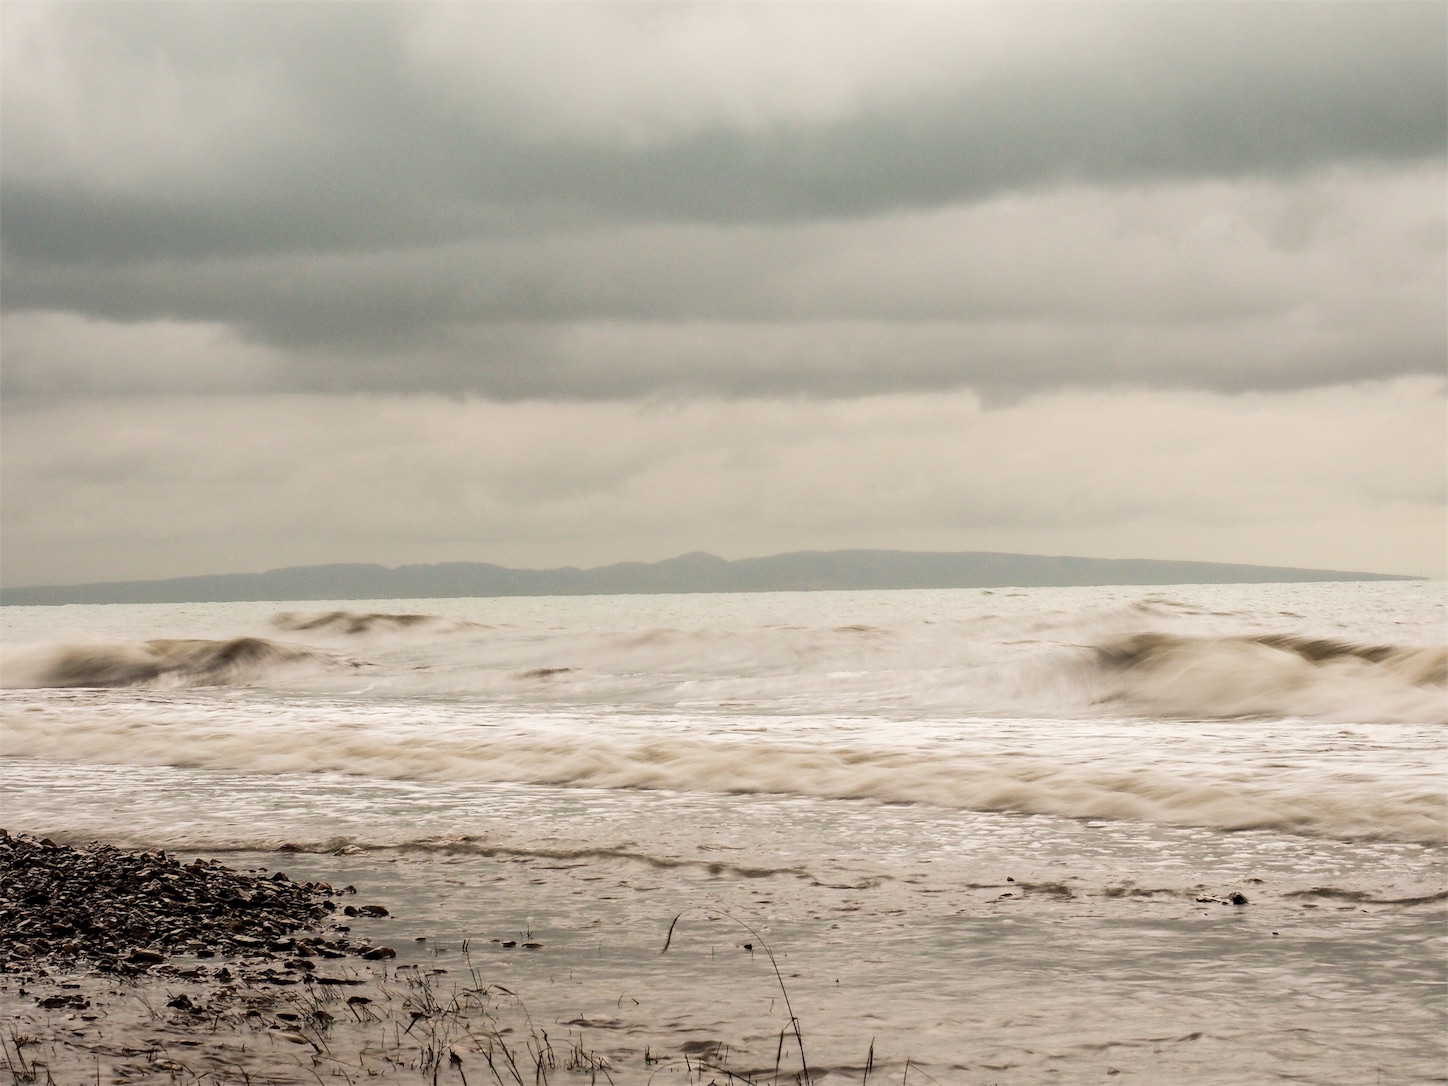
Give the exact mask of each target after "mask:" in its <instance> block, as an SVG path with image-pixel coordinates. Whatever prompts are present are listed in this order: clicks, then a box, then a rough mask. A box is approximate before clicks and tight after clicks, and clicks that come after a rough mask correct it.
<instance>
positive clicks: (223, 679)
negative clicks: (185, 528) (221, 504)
mask: <svg viewBox="0 0 1448 1086" xmlns="http://www.w3.org/2000/svg"><path fill="white" fill-rule="evenodd" d="M6 665H7V666H6V669H5V670H6V675H5V685H6V686H8V687H59V688H75V687H120V686H145V685H162V686H231V685H237V684H242V683H250V682H257V681H261V680H264V679H266V678H268V677H270V676H273V675H275V674H277V673H278V672H279V671H282V670H285V669H289V668H295V667H297V666H299V665H321V666H324V667H339V666H345V665H344V662H343V661H341V660H339V659H338V658H336V657H334V656H332V655H330V654H327V653H322V652H318V651H317V650H315V649H310V648H304V647H300V646H296V645H284V644H281V643H279V642H275V641H269V640H266V639H265V638H260V637H233V638H228V639H225V640H218V641H209V640H200V639H187V640H166V639H160V640H153V641H142V642H118V643H97V644H70V645H59V646H36V647H33V648H31V649H29V650H28V651H24V652H17V653H11V654H9V656H8V658H7V660H6ZM350 666H354V667H355V666H359V665H357V664H351V665H350Z"/></svg>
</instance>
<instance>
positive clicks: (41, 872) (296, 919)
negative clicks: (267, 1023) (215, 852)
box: [0, 829, 387, 983]
mask: <svg viewBox="0 0 1448 1086" xmlns="http://www.w3.org/2000/svg"><path fill="white" fill-rule="evenodd" d="M334 892H335V891H333V890H332V888H331V887H329V886H327V885H326V884H325V883H315V884H309V885H307V886H299V885H298V884H297V883H295V882H293V881H291V880H290V879H289V878H287V876H286V875H284V874H282V873H280V872H278V873H277V874H275V875H269V876H268V875H264V874H263V875H257V874H244V873H242V872H239V871H234V870H232V869H230V868H228V867H225V866H223V865H222V864H219V863H216V862H215V861H206V860H200V859H198V860H195V861H194V862H192V863H189V864H182V863H180V862H179V861H177V860H174V859H172V858H170V857H168V856H167V855H166V854H165V853H164V852H144V853H135V852H126V851H123V850H121V849H117V848H113V847H111V846H109V845H103V844H98V843H93V844H89V845H85V846H83V847H80V848H70V847H66V846H63V845H57V844H56V843H55V842H53V841H51V840H49V839H48V838H46V839H40V840H37V839H36V838H34V837H30V836H26V835H19V836H14V837H12V836H11V835H10V834H9V833H7V832H6V831H5V830H3V829H0V932H5V933H7V936H8V937H7V938H4V939H0V973H5V972H11V973H14V972H22V971H28V972H31V973H35V972H38V971H40V970H41V969H42V967H43V966H47V965H48V966H59V967H65V968H75V967H81V966H85V965H88V966H90V967H92V968H94V969H96V970H99V971H101V972H104V973H118V974H122V975H136V974H139V973H140V972H142V971H143V970H148V969H155V970H157V971H164V970H169V969H171V968H172V967H170V966H168V965H165V964H164V963H166V961H167V959H168V958H169V957H170V956H172V955H176V954H188V955H195V956H196V957H200V958H210V957H214V956H215V955H217V954H222V955H226V956H229V957H235V956H238V955H246V956H248V957H250V958H260V959H262V960H269V959H275V958H276V957H277V956H278V955H286V956H288V957H292V958H294V959H305V958H308V957H311V956H312V953H311V952H310V951H308V950H305V949H303V948H302V945H301V942H299V941H298V940H297V938H296V933H298V932H301V931H303V930H304V929H309V928H315V927H316V926H317V925H318V924H319V922H320V921H321V920H322V919H323V918H325V917H326V916H327V914H328V912H329V908H328V907H329V906H330V905H331V903H330V902H322V901H320V900H319V898H321V897H322V896H323V895H325V894H328V893H334ZM364 909H365V910H366V911H365V912H363V915H369V916H386V915H387V910H386V909H384V908H383V907H382V906H380V905H375V906H364ZM310 945H313V946H317V947H319V948H320V947H321V946H322V945H323V943H322V940H320V939H318V940H317V941H316V942H315V943H313V944H310ZM360 949H361V948H359V947H355V946H353V945H352V944H351V943H350V942H349V941H348V939H347V938H346V937H345V936H344V935H339V936H338V937H336V938H333V939H330V940H328V941H326V943H325V950H322V949H319V950H318V951H317V953H318V954H320V955H321V956H322V957H328V958H333V957H342V956H344V955H345V954H348V953H358V952H360ZM291 968H292V969H293V970H296V971H306V970H307V968H308V966H307V965H293V966H291ZM218 975H220V974H218ZM279 983H280V982H279Z"/></svg>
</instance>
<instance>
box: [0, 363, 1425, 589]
mask: <svg viewBox="0 0 1448 1086" xmlns="http://www.w3.org/2000/svg"><path fill="white" fill-rule="evenodd" d="M1442 385H1443V382H1442V381H1441V379H1439V380H1434V379H1427V378H1420V379H1416V380H1412V381H1407V382H1399V383H1396V384H1390V385H1383V386H1380V387H1378V388H1377V389H1375V390H1374V391H1372V392H1370V393H1366V394H1365V393H1363V392H1361V391H1358V390H1353V389H1341V388H1339V389H1325V390H1320V391H1315V392H1308V393H1276V394H1260V395H1253V396H1249V397H1245V398H1241V397H1238V398H1234V399H1230V400H1224V399H1223V398H1221V397H1217V396H1213V395H1210V394H1204V393H1164V392H1137V393H1128V394H1106V393H1099V392H1076V393H1057V394H1052V395H1049V396H1043V397H1038V398H1035V399H1032V400H1030V401H1027V402H1023V403H1020V404H1017V405H1014V406H1011V407H1002V408H996V409H989V410H988V409H985V408H983V407H982V406H981V404H980V402H979V400H978V399H977V398H976V397H975V396H974V395H972V394H970V393H966V392H960V393H950V394H914V395H892V396H883V397H868V398H862V399H852V400H833V401H816V402H805V403H800V402H795V401H781V400H734V401H718V400H714V401H692V402H689V403H675V404H660V405H655V406H652V407H649V406H635V405H629V404H624V403H595V404H585V403H576V404H567V405H557V404H547V403H538V402H535V403H521V404H496V403H488V402H485V401H471V402H464V401H450V400H437V399H428V398H418V397H412V398H406V399H401V398H396V399H394V398H381V397H368V398H364V399H360V400H359V399H356V398H353V397H335V396H290V397H251V396H230V397H227V398H225V399H221V400H216V399H212V398H201V399H196V398H164V397H153V398H148V399H146V400H144V401H140V402H132V403H131V404H129V406H128V410H127V412H126V415H125V418H124V420H123V421H122V420H119V419H118V418H117V416H116V415H115V413H114V412H113V411H112V410H111V409H110V408H109V406H108V405H107V404H105V403H102V402H97V401H88V402H75V403H62V404H55V405H51V406H49V407H44V408H36V409H33V410H30V411H26V412H24V413H20V414H17V415H15V416H14V417H12V418H11V420H10V421H9V422H8V423H7V430H8V435H7V439H8V440H9V442H10V448H11V450H12V451H11V452H10V453H9V454H8V455H7V456H6V458H5V460H4V464H3V483H4V491H5V497H6V520H7V532H8V533H12V534H11V535H10V538H9V539H8V540H7V546H6V547H5V550H4V555H3V557H4V562H5V568H6V571H7V573H8V574H9V576H8V577H7V580H8V581H9V583H22V582H23V581H25V580H29V581H35V580H36V579H37V578H36V575H35V574H36V572H37V571H39V570H41V569H49V570H53V571H54V573H53V574H52V575H53V576H55V577H56V579H57V580H68V579H76V580H84V579H101V578H122V577H127V576H137V577H159V576H167V575H173V574H174V575H179V574H183V573H200V572H214V571H218V570H242V569H264V568H268V567H271V566H276V565H284V564H303V563H307V562H324V561H376V562H383V563H387V564H402V563H406V562H427V561H451V560H457V559H473V560H487V561H493V562H499V563H502V564H511V565H518V566H529V567H538V566H547V565H564V564H574V563H577V564H584V565H589V564H595V563H602V562H606V561H613V560H619V559H622V558H636V559H650V560H652V559H659V558H665V557H669V556H671V555H674V554H679V553H683V552H685V551H689V550H694V549H708V550H712V551H714V552H716V553H721V554H724V555H725V556H727V557H731V558H738V557H747V556H749V555H755V554H768V553H774V552H777V551H782V550H789V549H806V548H828V547H832V546H841V545H847V544H848V545H853V546H876V547H899V548H905V549H934V550H968V549H985V550H1022V551H1036V552H1042V551H1044V552H1046V553H1060V552H1061V551H1063V550H1065V551H1067V552H1069V553H1088V554H1097V555H1101V556H1103V557H1118V556H1123V555H1149V556H1155V557H1178V558H1200V557H1202V556H1203V555H1207V556H1210V557H1212V558H1215V559H1219V560H1223V561H1242V562H1252V561H1257V560H1260V559H1261V558H1262V556H1263V555H1269V556H1270V557H1271V558H1272V560H1273V561H1275V562H1280V563H1281V564H1294V565H1300V566H1315V567H1325V568H1336V569H1356V568H1361V567H1364V566H1368V567H1381V568H1386V569H1388V570H1395V569H1396V570H1408V571H1412V570H1431V569H1436V568H1438V564H1439V563H1441V560H1442V549H1441V546H1436V545H1435V537H1436V539H1437V540H1439V541H1441V534H1440V533H1441V525H1442V496H1443V492H1444V487H1445V471H1448V442H1445V440H1444V435H1443V430H1442V414H1441V413H1442V392H1443V388H1442ZM78 434H85V435H87V437H86V439H85V440H84V441H83V442H82V441H77V440H76V435H78ZM1067 540H1069V545H1068V544H1067V543H1066V541H1067ZM283 556H286V557H283Z"/></svg>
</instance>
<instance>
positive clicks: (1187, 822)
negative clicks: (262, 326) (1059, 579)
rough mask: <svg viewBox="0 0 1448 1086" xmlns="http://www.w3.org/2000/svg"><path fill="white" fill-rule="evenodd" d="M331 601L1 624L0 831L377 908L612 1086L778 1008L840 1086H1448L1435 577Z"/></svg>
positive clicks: (1439, 619)
mask: <svg viewBox="0 0 1448 1086" xmlns="http://www.w3.org/2000/svg"><path fill="white" fill-rule="evenodd" d="M312 606H313V611H314V612H315V610H316V609H315V605H312ZM302 607H303V605H296V604H293V605H281V604H276V605H257V604H228V605H205V606H194V607H96V608H5V609H4V610H3V612H0V621H3V622H4V624H5V630H6V636H5V643H4V650H5V674H4V678H5V683H6V685H7V686H8V687H9V689H7V690H6V691H5V692H4V693H3V695H0V709H3V712H4V722H5V730H4V758H5V770H6V774H5V782H4V786H3V795H4V804H5V810H6V812H7V815H6V819H7V822H8V826H7V828H9V829H10V830H11V832H22V831H23V832H34V833H41V834H48V835H50V836H52V837H54V838H56V839H57V840H66V839H71V840H74V839H81V838H88V837H95V836H98V837H103V838H105V839H108V840H111V841H114V842H116V843H120V844H127V845H134V846H136V847H163V848H166V849H168V850H171V851H175V852H183V853H184V852H187V851H194V852H197V853H201V854H207V855H214V856H218V857H219V858H221V859H223V861H225V862H228V863H232V864H234V865H236V864H239V865H241V866H243V867H247V866H260V865H268V866H270V867H271V868H272V869H277V868H280V869H283V870H286V871H287V872H288V873H289V874H291V875H292V876H293V877H307V878H323V879H326V880H327V881H331V882H334V883H343V882H353V883H355V884H357V885H358V886H359V887H362V888H363V889H364V892H366V893H367V894H368V896H369V898H371V899H375V900H380V901H384V902H385V903H386V904H387V905H388V906H389V908H391V909H392V912H393V914H394V917H393V919H390V920H386V921H377V922H375V923H376V924H378V925H380V926H381V929H382V933H383V934H387V933H389V932H390V933H394V941H395V945H397V946H398V948H399V950H400V951H401V952H402V954H403V962H404V964H406V963H407V962H408V961H409V960H412V961H415V962H417V963H419V964H421V963H423V962H431V963H433V964H434V965H435V964H437V963H438V962H444V963H445V962H446V960H447V959H448V956H449V955H452V954H457V953H459V948H460V947H461V945H462V941H463V940H464V939H466V940H468V943H469V947H470V954H471V956H472V958H473V960H474V962H475V964H477V965H479V966H480V967H481V968H482V969H483V970H484V972H486V973H487V974H488V975H489V976H495V977H496V978H497V982H498V983H503V984H506V985H507V986H508V987H509V988H510V989H513V990H515V991H517V992H518V994H519V995H520V996H521V997H522V999H523V1000H524V1001H525V1003H526V1005H527V1006H528V1008H529V1013H530V1014H531V1015H532V1016H533V1018H534V1019H535V1020H537V1021H541V1022H548V1023H552V1024H553V1026H554V1028H556V1029H557V1030H558V1031H560V1032H559V1035H564V1034H567V1035H574V1034H577V1035H578V1036H579V1037H580V1038H583V1037H585V1036H586V1039H587V1044H588V1046H589V1047H590V1048H596V1049H598V1050H599V1051H606V1052H608V1053H610V1057H609V1058H610V1061H611V1066H612V1068H613V1072H612V1073H613V1076H614V1079H615V1081H645V1080H647V1079H648V1078H649V1077H650V1074H652V1073H654V1072H655V1071H657V1070H658V1067H657V1066H656V1065H653V1064H646V1063H645V1062H644V1061H643V1053H644V1051H645V1046H649V1049H650V1051H651V1052H659V1051H667V1052H674V1053H677V1052H681V1051H685V1050H686V1049H685V1046H690V1045H692V1046H694V1047H693V1048H692V1049H689V1050H690V1051H694V1052H698V1051H701V1049H700V1048H699V1047H698V1046H700V1045H703V1044H704V1043H705V1042H719V1043H721V1044H725V1045H728V1046H729V1048H730V1052H731V1060H732V1061H733V1063H732V1066H734V1067H735V1068H739V1069H745V1068H752V1069H754V1070H759V1069H761V1068H762V1069H763V1070H765V1071H766V1072H768V1073H772V1068H773V1065H774V1062H775V1059H776V1056H777V1054H778V1051H779V1037H780V1033H781V1031H782V1030H783V1029H785V1027H786V1026H787V1024H788V1021H789V1016H788V1014H787V1013H786V1011H785V1010H784V1008H783V1006H782V1002H783V1000H782V994H781V986H780V982H781V980H782V981H783V983H784V985H785V987H786V990H787V991H788V995H789V1000H790V1003H791V1005H792V1007H793V1010H794V1013H795V1014H796V1015H797V1017H798V1019H799V1022H800V1024H801V1029H802V1032H803V1034H804V1038H805V1046H806V1052H807V1055H808V1059H809V1061H810V1063H811V1065H812V1067H813V1068H814V1069H815V1071H816V1072H817V1077H820V1075H819V1073H820V1072H821V1071H828V1070H830V1069H833V1074H834V1075H835V1076H836V1077H837V1079H838V1080H839V1081H858V1080H859V1079H860V1077H861V1075H862V1072H863V1067H864V1063H865V1060H866V1054H867V1052H869V1050H870V1045H871V1043H872V1041H873V1043H874V1065H875V1069H876V1070H875V1072H873V1073H872V1074H879V1075H881V1076H882V1077H885V1078H889V1079H892V1080H894V1079H899V1078H901V1077H902V1076H903V1074H904V1071H905V1060H906V1058H907V1057H908V1058H909V1059H910V1061H911V1063H910V1067H911V1069H912V1071H911V1074H912V1076H913V1074H914V1073H915V1070H916V1069H918V1070H919V1072H921V1073H922V1074H928V1075H930V1076H932V1077H934V1078H935V1079H936V1080H938V1081H942V1082H993V1081H1001V1082H1006V1081H1009V1082H1036V1081H1081V1080H1083V1079H1087V1078H1096V1077H1103V1078H1110V1079H1112V1080H1118V1079H1116V1075H1124V1076H1131V1075H1135V1076H1137V1077H1138V1078H1139V1079H1140V1080H1142V1081H1167V1080H1176V1081H1186V1080H1192V1081H1213V1082H1243V1083H1246V1082H1262V1081H1271V1080H1274V1079H1277V1078H1282V1079H1287V1080H1294V1081H1311V1082H1341V1083H1358V1082H1365V1081H1366V1082H1375V1081H1383V1082H1421V1081H1433V1080H1442V1079H1443V1077H1444V1071H1445V1067H1448V1044H1445V1041H1444V1038H1445V1036H1448V943H1445V927H1444V917H1445V910H1448V862H1445V859H1448V849H1445V841H1448V788H1445V784H1444V778H1443V773H1442V768H1443V749H1444V747H1443V742H1442V735H1443V724H1444V721H1445V718H1448V696H1445V690H1444V686H1443V678H1442V675H1441V670H1442V668H1441V661H1442V658H1443V656H1444V643H1445V640H1448V637H1445V626H1444V594H1443V587H1442V586H1441V585H1421V584H1348V585H1281V586H1210V587H1179V586H1177V587H1171V588H1164V589H1160V590H1150V589H1146V590H1138V589H1070V590H1063V589H1055V590H1029V591H1022V592H1020V593H1016V594H1004V593H1001V594H995V595H992V594H987V593H980V592H953V593H950V592H918V593H916V592H904V593H820V594H780V595H772V596H743V597H735V596H730V597H717V596H704V597H626V598H579V599H554V600H467V601H381V602H378V601H368V602H363V603H352V604H346V605H339V609H341V610H344V611H345V612H346V615H345V616H344V617H343V618H342V619H329V620H326V621H322V622H317V621H316V620H315V619H314V618H308V617H303V618H302V619H297V618H291V619H284V620H280V621H277V620H275V619H274V618H273V616H274V615H275V614H276V613H277V612H279V611H291V612H298V611H300V610H301V609H302ZM412 613H425V614H428V615H430V616H432V617H431V618H429V619H427V620H425V621H413V622H409V623H406V624H401V623H397V622H393V621H389V620H386V619H380V620H379V619H372V620H360V621H359V620H358V618H357V616H367V615H373V614H383V615H397V614H412ZM303 627H309V628H303ZM353 631H355V632H353ZM238 638H254V639H256V640H257V641H260V642H263V643H264V644H266V645H278V646H282V647H283V648H284V649H286V650H287V651H286V652H283V653H281V654H276V653H271V652H269V651H264V652H261V653H259V654H253V655H252V656H250V657H248V658H246V659H242V660H241V662H240V663H236V662H235V661H234V660H233V659H231V658H228V659H225V660H223V661H222V666H220V667H218V666H216V664H215V661H216V657H215V656H214V655H213V656H212V657H209V658H207V659H206V660H202V661H201V662H200V663H198V662H197V657H196V654H195V649H194V646H191V647H188V648H187V650H186V653H183V654H182V657H184V659H183V658H182V657H178V656H177V655H176V654H175V653H174V651H173V649H172V648H170V647H167V646H161V647H159V648H157V647H155V645H154V643H155V642H156V641H158V640H160V639H169V640H177V639H191V640H200V641H205V642H212V643H218V642H219V643H222V644H229V643H231V642H234V641H235V640H236V639H238ZM1143 639H1144V640H1143ZM1272 639H1276V640H1275V641H1273V640H1272ZM1127 643H1130V644H1133V645H1135V646H1136V649H1135V650H1134V651H1135V652H1136V657H1134V658H1133V662H1130V663H1128V664H1126V665H1123V664H1121V662H1120V657H1121V652H1122V650H1121V646H1122V645H1123V644H1127ZM1309 643H1310V644H1311V645H1312V647H1311V648H1304V646H1305V645H1308V644H1309ZM1324 643H1325V644H1324ZM1143 645H1144V646H1145V647H1144V648H1143ZM77 648H83V649H84V650H85V652H84V654H83V655H84V659H85V660H87V661H89V664H88V666H92V667H97V666H99V670H97V671H94V672H93V673H92V674H93V677H94V676H105V675H108V676H111V677H113V678H114V677H115V676H117V675H118V674H129V675H131V676H132V677H134V673H133V672H126V670H125V668H122V669H121V670H120V671H119V672H118V671H117V662H118V661H119V662H120V663H121V664H126V665H127V666H128V667H129V666H131V665H133V664H134V663H135V661H137V660H140V661H142V662H143V663H144V664H145V668H143V670H145V669H147V668H149V669H150V670H149V673H148V674H149V677H144V678H142V679H141V681H139V682H132V683H129V684H122V685H117V686H112V687H109V688H105V689H98V688H94V687H84V686H81V687H74V686H71V687H58V686H42V685H35V684H37V683H42V682H44V681H45V680H46V677H47V671H46V668H47V667H52V670H51V671H50V673H49V674H50V675H51V676H52V677H53V676H54V675H56V674H58V673H60V672H57V671H56V670H55V669H54V668H53V666H52V664H53V661H54V660H55V659H56V658H57V656H58V655H64V654H65V653H72V654H73V653H74V650H76V649H77ZM168 653H170V654H171V655H167V654H168ZM203 655H204V654H203ZM231 655H232V657H234V656H235V655H236V654H235V653H232V654H231ZM242 655H243V656H246V654H244V653H243V654H242ZM158 659H159V660H162V661H163V665H162V668H161V670H159V671H158V670H157V668H156V666H155V662H156V661H157V660H158ZM74 662H75V661H74V658H72V660H71V663H72V664H74ZM97 662H99V665H98V663H97ZM166 668H170V670H166ZM188 669H189V670H188ZM62 672H63V673H64V674H65V675H67V676H69V677H70V678H74V677H75V675H76V672H75V670H74V667H73V666H69V667H68V670H67V669H62ZM277 849H285V850H288V851H284V852H281V853H278V852H277V851H276V850H277ZM338 852H341V853H343V854H341V855H335V853H338ZM1234 892H1236V893H1241V894H1243V895H1245V897H1246V898H1247V900H1248V904H1246V905H1242V906H1233V905H1229V904H1224V903H1223V899H1225V898H1227V897H1228V895H1230V894H1232V893H1234ZM1199 899H1202V900H1199ZM676 916H679V917H680V919H679V921H678V926H677V928H676V929H675V931H674V934H673V938H672V942H671V945H670V949H669V951H668V953H667V954H660V948H661V947H662V946H663V944H664V941H665V938H666V936H667V934H668V932H669V927H670V923H671V921H672V920H673V919H674V917H676ZM746 925H747V927H746ZM750 929H752V932H753V933H751V931H750ZM527 933H531V934H532V936H533V938H534V941H538V942H541V943H543V944H544V946H543V947H542V949H540V950H537V951H536V952H532V953H528V952H524V951H522V950H521V949H520V948H517V947H514V948H511V949H507V948H504V947H503V946H502V945H501V943H502V941H504V940H509V939H511V940H514V941H519V942H521V941H523V936H524V935H525V934H527ZM417 935H425V936H427V937H428V941H427V942H424V943H415V942H413V941H412V940H413V938H414V937H415V936H417ZM494 940H497V942H494ZM745 943H750V944H754V948H753V950H752V951H750V950H745V949H744V948H743V947H744V944H745ZM439 945H441V946H442V947H444V948H449V949H444V950H441V951H439V949H438V947H439ZM765 946H767V947H769V948H770V949H771V950H772V951H773V952H774V955H775V959H776V961H777V962H778V964H779V967H780V972H781V974H782V976H781V977H780V978H776V976H775V974H774V971H773V969H772V967H771V966H770V962H769V959H768V957H767V955H766V954H764V953H762V951H763V950H764V947H765ZM569 1023H583V1024H573V1025H570V1024H569ZM790 1051H792V1049H791V1050H787V1051H786V1054H785V1056H784V1057H783V1059H784V1066H785V1067H786V1068H787V1069H789V1068H795V1069H797V1061H798V1055H797V1053H795V1054H794V1055H793V1056H791V1055H790V1054H789V1052H790ZM791 1059H793V1060H794V1061H795V1063H794V1064H791V1063H790V1062H789V1061H790V1060H791ZM1113 1072H1115V1074H1113ZM824 1077H825V1079H826V1080H829V1076H828V1075H826V1076H824Z"/></svg>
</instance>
